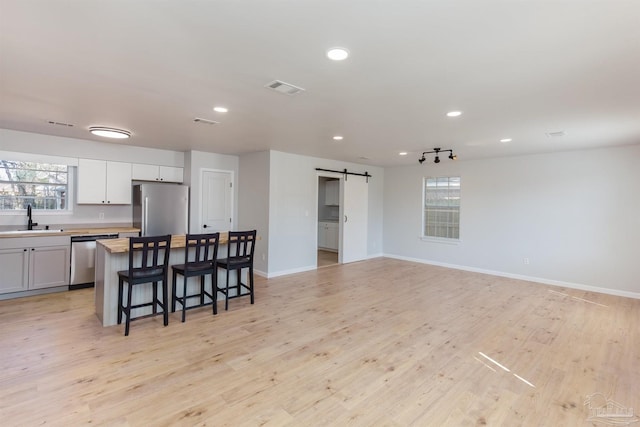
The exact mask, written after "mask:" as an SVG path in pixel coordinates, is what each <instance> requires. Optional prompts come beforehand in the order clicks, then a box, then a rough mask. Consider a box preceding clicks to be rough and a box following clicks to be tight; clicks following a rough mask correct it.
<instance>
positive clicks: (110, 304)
mask: <svg viewBox="0 0 640 427" xmlns="http://www.w3.org/2000/svg"><path fill="white" fill-rule="evenodd" d="M227 242H228V233H226V232H225V233H220V243H219V245H220V246H219V248H218V258H224V257H226V254H227ZM185 246H186V236H185V235H173V236H171V252H170V253H169V266H171V265H175V264H183V263H184V250H185V249H184V248H185ZM128 268H129V239H128V238H125V239H111V240H99V241H98V244H97V246H96V278H95V279H96V280H95V296H94V298H95V309H96V316H98V319H99V320H100V322H101V323H102V326H112V325H116V324H117V320H118V271H122V270H126V269H128ZM178 277H179V279H178V284H179V287H178V289H182V288H181V286H182V278H181V276H178ZM225 278H226V276H225V271H224V270H222V271H221V272H220V273H219V274H218V283H224V282H223V281H224V280H225ZM234 284H235V275H233V274H232V275H231V278H230V285H234ZM167 285H168V287H169V303H168V305H167V307H170V306H171V303H170V301H171V298H172V297H173V295H172V291H171V288H172V271H171V267H169V274H168V283H167ZM206 286H207V288H210V286H211V279H210V278H209V277H207V279H206ZM198 288H199V281H197V280H193V279H192V280H190V281H189V285H188V287H187V292H188V293H194V292H196V289H198ZM179 292H180V291H179ZM151 293H152V290H151V286H136V287H134V288H133V297H132V299H133V301H139V300H147V301H150V300H151ZM178 295H181V293H179V294H178ZM193 304H194V305H196V304H198V302H197V301H195V299H194V303H193ZM149 313H151V307H142V308H137V309H133V310H132V315H133V316H140V315H144V314H149Z"/></svg>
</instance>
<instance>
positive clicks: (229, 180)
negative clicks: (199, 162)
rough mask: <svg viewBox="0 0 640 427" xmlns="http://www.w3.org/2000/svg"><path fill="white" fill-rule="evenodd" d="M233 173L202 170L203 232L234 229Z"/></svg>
mask: <svg viewBox="0 0 640 427" xmlns="http://www.w3.org/2000/svg"><path fill="white" fill-rule="evenodd" d="M232 206H233V174H232V173H231V172H227V171H209V170H204V171H202V221H201V223H200V232H201V233H209V232H211V233H214V232H216V231H229V230H232V229H233V214H232Z"/></svg>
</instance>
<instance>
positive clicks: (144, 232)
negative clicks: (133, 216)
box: [142, 197, 149, 236]
mask: <svg viewBox="0 0 640 427" xmlns="http://www.w3.org/2000/svg"><path fill="white" fill-rule="evenodd" d="M143 211H144V212H143V214H142V215H143V217H144V221H143V222H142V235H143V236H146V235H147V225H148V224H149V198H148V197H145V198H144V208H143Z"/></svg>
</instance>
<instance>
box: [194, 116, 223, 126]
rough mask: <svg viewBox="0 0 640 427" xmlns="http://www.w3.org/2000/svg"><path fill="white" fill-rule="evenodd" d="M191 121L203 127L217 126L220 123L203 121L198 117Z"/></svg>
mask: <svg viewBox="0 0 640 427" xmlns="http://www.w3.org/2000/svg"><path fill="white" fill-rule="evenodd" d="M193 121H194V122H195V123H202V124H204V125H217V124H219V123H220V122H216V121H214V120H207V119H203V118H200V117H196V118H195V119H193Z"/></svg>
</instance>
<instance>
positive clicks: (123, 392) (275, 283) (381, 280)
mask: <svg viewBox="0 0 640 427" xmlns="http://www.w3.org/2000/svg"><path fill="white" fill-rule="evenodd" d="M0 324H1V325H2V326H1V328H0V348H1V353H0V420H2V421H1V423H2V425H3V427H4V426H31V425H41V424H48V425H60V426H69V425H86V424H93V425H110V426H111V425H113V426H120V425H121V426H149V425H172V426H173V425H189V426H190V425H215V426H302V425H304V426H314V425H317V426H321V425H322V426H325V425H340V426H342V425H345V426H394V427H397V426H418V425H419V426H431V425H434V426H461V425H462V426H464V425H469V426H472V425H498V426H499V425H509V426H518V425H522V426H547V425H548V426H559V425H563V426H569V425H585V424H586V418H587V417H588V412H587V408H586V407H585V406H584V401H585V400H586V398H587V396H588V395H590V394H592V393H596V392H600V393H603V394H604V395H605V396H607V397H609V398H611V399H612V400H614V401H616V402H618V403H620V404H621V405H623V406H626V407H629V408H631V407H633V408H640V369H638V367H639V366H640V300H634V299H628V298H622V297H615V296H611V295H603V294H596V293H593V292H585V291H578V290H572V289H564V288H560V287H551V286H546V285H541V284H536V283H531V282H526V281H519V280H514V279H508V278H504V277H494V276H490V275H484V274H478V273H471V272H465V271H460V270H451V269H446V268H442V267H435V266H428V265H423V264H417V263H412V262H407V261H400V260H394V259H387V258H377V259H373V260H368V261H364V262H357V263H352V264H347V265H330V266H326V267H323V268H320V269H318V270H315V271H309V272H305V273H299V274H294V275H289V276H284V277H279V278H274V279H269V280H267V279H264V278H260V277H256V303H255V304H254V305H251V304H250V303H249V300H248V298H239V299H234V300H232V301H230V307H229V311H224V309H221V310H219V312H218V315H217V316H213V315H212V314H211V309H210V307H204V308H202V309H196V310H190V311H189V312H188V313H187V321H186V322H185V323H181V322H180V314H179V313H175V314H172V315H171V316H170V323H169V326H167V327H164V326H163V325H162V319H161V317H156V318H150V319H143V320H139V321H135V322H133V323H132V325H131V334H130V336H129V337H124V336H123V327H122V326H114V327H109V328H103V327H102V326H101V325H100V323H99V321H98V320H97V318H96V317H95V315H94V313H93V290H92V289H83V290H78V291H73V292H66V293H58V294H49V295H41V296H34V297H28V298H21V299H16V300H7V301H0Z"/></svg>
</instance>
